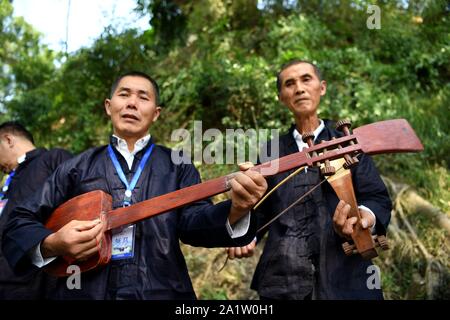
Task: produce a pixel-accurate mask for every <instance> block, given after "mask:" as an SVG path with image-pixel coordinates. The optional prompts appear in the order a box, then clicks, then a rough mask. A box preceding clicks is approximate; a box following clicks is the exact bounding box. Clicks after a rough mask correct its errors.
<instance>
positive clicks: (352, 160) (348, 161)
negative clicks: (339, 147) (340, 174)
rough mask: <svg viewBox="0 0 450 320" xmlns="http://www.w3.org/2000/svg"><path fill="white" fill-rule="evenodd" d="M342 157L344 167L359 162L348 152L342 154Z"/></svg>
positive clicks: (351, 166)
mask: <svg viewBox="0 0 450 320" xmlns="http://www.w3.org/2000/svg"><path fill="white" fill-rule="evenodd" d="M344 159H345V163H344V168H345V169H350V168H353V167H354V166H356V165H357V164H358V163H359V160H358V158H357V157H351V156H350V155H348V154H346V155H345V156H344Z"/></svg>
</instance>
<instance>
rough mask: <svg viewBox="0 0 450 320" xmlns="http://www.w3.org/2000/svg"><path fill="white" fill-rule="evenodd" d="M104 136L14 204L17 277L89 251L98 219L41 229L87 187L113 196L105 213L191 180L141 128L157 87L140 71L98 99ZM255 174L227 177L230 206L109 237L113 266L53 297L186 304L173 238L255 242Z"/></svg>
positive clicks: (149, 117) (261, 188)
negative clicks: (108, 129) (107, 134)
mask: <svg viewBox="0 0 450 320" xmlns="http://www.w3.org/2000/svg"><path fill="white" fill-rule="evenodd" d="M105 109H106V112H107V114H108V115H109V116H110V118H111V123H112V127H113V135H112V137H111V142H110V144H109V145H108V146H102V147H96V148H92V149H89V150H87V151H85V152H83V153H82V154H80V155H78V156H76V157H75V158H74V159H72V160H70V161H68V162H67V163H65V164H64V165H63V166H61V167H59V168H58V170H56V172H55V174H53V175H52V176H51V178H50V179H49V180H48V181H47V183H46V184H45V185H44V187H43V188H42V192H41V193H39V194H37V196H36V197H34V198H33V199H31V200H30V201H26V202H24V203H22V204H20V205H19V206H18V207H17V208H16V209H15V211H14V213H13V216H14V217H13V219H12V220H11V221H10V222H9V224H8V226H7V228H6V230H5V235H4V239H3V240H4V242H3V250H4V253H5V256H6V257H7V258H8V260H9V263H10V264H11V266H12V267H13V268H14V270H15V271H16V272H17V273H24V272H28V271H30V270H31V269H32V268H33V266H34V267H43V266H44V265H46V264H49V263H52V261H53V259H55V258H56V257H59V256H64V257H69V258H72V259H74V260H75V262H74V264H76V261H83V260H85V259H87V258H88V257H90V256H92V255H93V254H94V253H96V252H97V250H98V247H99V245H101V244H99V242H100V239H101V236H102V232H103V230H104V229H105V226H104V223H102V222H101V221H100V220H94V221H77V220H72V221H71V222H69V223H68V224H66V225H65V226H64V227H62V228H61V229H59V230H58V231H57V232H51V231H50V230H49V229H47V228H45V227H44V225H43V223H44V222H45V221H46V220H47V219H48V217H49V216H50V215H51V213H52V212H53V210H54V209H55V208H57V207H58V206H59V205H61V204H62V203H63V202H66V201H67V200H69V199H71V198H73V197H75V196H78V195H81V194H84V193H87V192H89V191H92V190H103V191H105V192H106V193H108V194H110V195H111V196H112V205H113V208H114V209H115V208H119V207H123V206H129V205H133V204H135V203H138V202H141V201H144V200H146V199H150V198H153V197H156V196H159V195H163V194H166V193H169V192H172V191H175V190H179V189H182V188H185V187H188V186H191V185H194V184H197V183H199V182H200V177H199V173H198V171H197V170H196V169H195V167H194V166H193V165H191V164H184V163H181V164H174V163H173V162H172V160H171V150H170V149H168V148H165V147H163V146H160V145H156V144H155V143H154V141H153V138H152V137H151V136H150V135H149V133H148V131H149V128H150V127H151V125H152V124H153V123H154V122H155V121H156V120H157V119H158V117H159V115H160V112H161V107H159V90H158V86H157V84H156V82H155V81H154V80H153V79H152V78H151V77H149V76H148V75H146V74H144V73H141V72H131V73H126V74H123V75H122V76H120V77H119V78H118V79H117V80H116V81H115V82H114V84H113V86H112V89H111V96H110V98H109V99H106V100H105ZM266 188H267V184H266V181H265V179H264V178H263V176H262V175H261V174H259V173H257V172H253V171H248V170H247V171H243V172H240V173H239V174H237V175H236V176H235V177H234V179H233V180H231V201H224V202H221V203H218V204H216V205H213V204H212V203H211V201H209V200H203V201H198V202H195V203H193V204H191V205H189V206H185V207H183V208H180V209H177V210H171V211H169V212H167V213H164V214H161V215H159V216H156V217H152V218H151V219H146V220H142V221H140V222H137V223H134V224H131V225H127V226H124V227H122V228H117V230H112V247H113V248H112V260H111V262H110V263H109V264H107V265H106V266H105V267H102V268H97V269H94V270H90V271H88V272H86V273H82V274H81V285H80V288H75V289H73V290H69V288H67V286H66V279H64V278H60V279H59V282H58V285H57V289H56V290H55V292H54V295H53V297H54V298H56V299H113V300H116V299H195V293H194V290H193V288H192V284H191V281H190V279H189V275H188V270H187V267H186V263H185V260H184V258H183V255H182V252H181V249H180V246H179V240H181V241H183V242H184V243H187V244H191V245H194V246H205V247H226V246H235V245H244V244H246V243H249V241H250V240H251V239H253V237H254V236H255V230H256V223H254V219H255V217H254V215H253V214H250V213H249V211H250V209H251V208H252V207H253V205H254V204H255V203H256V202H257V201H258V199H260V198H261V197H262V195H263V194H264V192H265V191H266Z"/></svg>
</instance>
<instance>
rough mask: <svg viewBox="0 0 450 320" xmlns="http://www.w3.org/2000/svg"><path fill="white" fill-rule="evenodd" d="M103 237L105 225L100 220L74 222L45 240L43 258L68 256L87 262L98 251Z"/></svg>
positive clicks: (42, 247)
mask: <svg viewBox="0 0 450 320" xmlns="http://www.w3.org/2000/svg"><path fill="white" fill-rule="evenodd" d="M102 235H103V223H102V222H101V221H100V219H96V220H93V221H78V220H72V221H70V222H69V223H68V224H66V225H65V226H64V227H62V228H61V229H59V230H58V231H57V232H55V233H52V234H51V235H49V236H48V237H47V238H45V239H44V241H43V242H42V244H41V253H42V257H44V258H49V257H56V256H66V257H70V258H72V259H74V260H85V259H87V258H89V257H90V256H92V255H93V254H94V253H96V252H97V251H98V247H99V244H100V240H101V238H102Z"/></svg>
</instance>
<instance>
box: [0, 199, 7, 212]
mask: <svg viewBox="0 0 450 320" xmlns="http://www.w3.org/2000/svg"><path fill="white" fill-rule="evenodd" d="M7 203H8V199H5V200H0V216H1V215H2V213H3V209H4V208H5V207H6V204H7Z"/></svg>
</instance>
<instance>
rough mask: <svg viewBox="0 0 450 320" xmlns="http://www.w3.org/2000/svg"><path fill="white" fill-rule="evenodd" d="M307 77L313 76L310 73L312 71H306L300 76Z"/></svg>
mask: <svg viewBox="0 0 450 320" xmlns="http://www.w3.org/2000/svg"><path fill="white" fill-rule="evenodd" d="M305 77H311V78H312V74H310V73H308V72H307V73H304V74H302V75H301V76H300V78H305Z"/></svg>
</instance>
